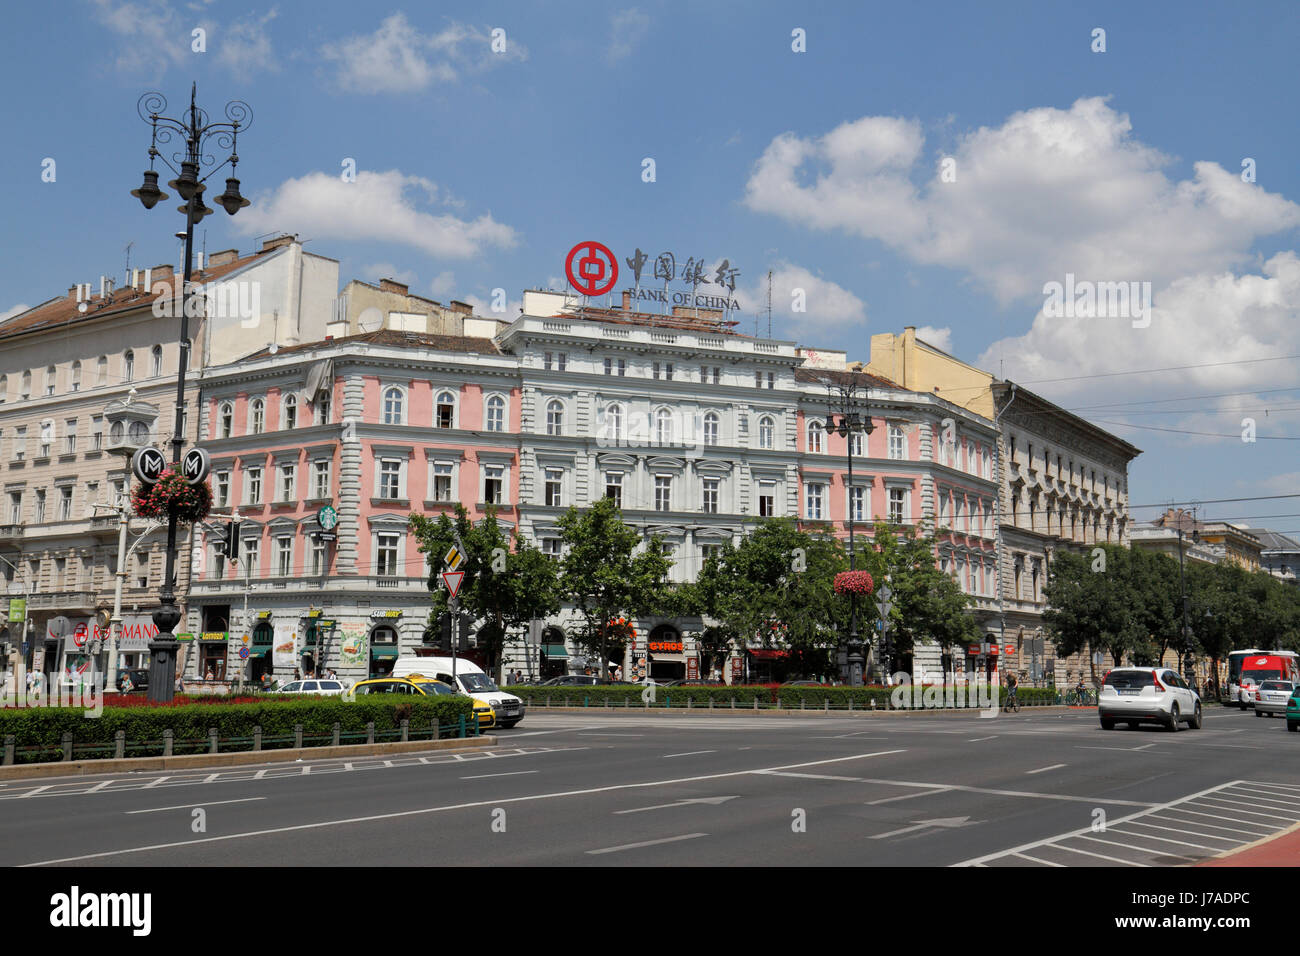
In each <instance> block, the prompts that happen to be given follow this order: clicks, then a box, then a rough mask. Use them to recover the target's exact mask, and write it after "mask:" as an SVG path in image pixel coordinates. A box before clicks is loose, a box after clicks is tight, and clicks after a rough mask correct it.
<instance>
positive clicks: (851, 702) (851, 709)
mask: <svg viewBox="0 0 1300 956" xmlns="http://www.w3.org/2000/svg"><path fill="white" fill-rule="evenodd" d="M849 712H850V713H852V712H853V698H852V697H850V698H849Z"/></svg>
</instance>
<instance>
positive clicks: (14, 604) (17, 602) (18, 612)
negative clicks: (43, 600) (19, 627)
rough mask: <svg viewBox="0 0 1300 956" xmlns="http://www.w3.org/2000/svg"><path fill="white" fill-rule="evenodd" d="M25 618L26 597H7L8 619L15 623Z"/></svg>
mask: <svg viewBox="0 0 1300 956" xmlns="http://www.w3.org/2000/svg"><path fill="white" fill-rule="evenodd" d="M25 620H27V598H10V599H9V621H10V623H13V624H16V623H18V622H20V621H25Z"/></svg>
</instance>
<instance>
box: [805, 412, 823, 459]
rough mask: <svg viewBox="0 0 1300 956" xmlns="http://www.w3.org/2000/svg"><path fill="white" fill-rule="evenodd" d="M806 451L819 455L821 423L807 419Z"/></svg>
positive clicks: (820, 448)
mask: <svg viewBox="0 0 1300 956" xmlns="http://www.w3.org/2000/svg"><path fill="white" fill-rule="evenodd" d="M808 451H809V452H810V453H811V454H814V455H820V454H821V451H822V423H821V422H819V421H815V420H813V419H811V418H810V419H808Z"/></svg>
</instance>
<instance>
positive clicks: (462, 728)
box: [460, 714, 465, 737]
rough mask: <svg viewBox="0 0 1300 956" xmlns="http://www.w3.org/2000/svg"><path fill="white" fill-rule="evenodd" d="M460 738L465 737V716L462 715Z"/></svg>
mask: <svg viewBox="0 0 1300 956" xmlns="http://www.w3.org/2000/svg"><path fill="white" fill-rule="evenodd" d="M460 736H461V737H464V736H465V715H464V714H461V715H460Z"/></svg>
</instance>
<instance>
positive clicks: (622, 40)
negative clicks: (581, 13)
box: [605, 7, 650, 63]
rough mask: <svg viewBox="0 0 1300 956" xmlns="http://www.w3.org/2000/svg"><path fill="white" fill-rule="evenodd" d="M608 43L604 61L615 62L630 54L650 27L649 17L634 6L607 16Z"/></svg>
mask: <svg viewBox="0 0 1300 956" xmlns="http://www.w3.org/2000/svg"><path fill="white" fill-rule="evenodd" d="M609 26H610V30H609V34H610V36H609V45H608V46H607V47H606V48H605V62H606V63H617V62H618V61H619V60H622V59H624V58H625V57H628V56H631V54H632V51H633V50H634V49H635V48H636V46H637V44H638V43H640V42H641V40H642V39H644V38H645V35H646V33H647V32H648V31H649V29H650V18H649V17H648V16H646V15H645V14H644V13H642V12H641V11H640V10H639V9H638V8H636V7H629V8H628V9H626V10H619V11H618V12H617V13H615V14H613V15H612V16H611V17H610V18H609Z"/></svg>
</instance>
